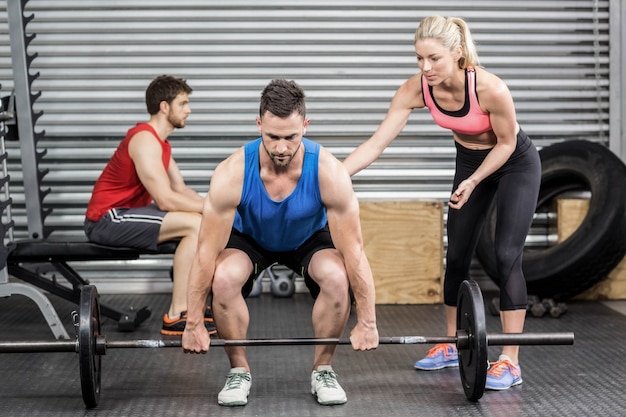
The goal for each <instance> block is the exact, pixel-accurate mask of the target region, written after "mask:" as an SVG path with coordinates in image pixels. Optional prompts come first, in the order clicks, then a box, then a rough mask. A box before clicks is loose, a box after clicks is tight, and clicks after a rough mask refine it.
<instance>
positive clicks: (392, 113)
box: [343, 74, 424, 176]
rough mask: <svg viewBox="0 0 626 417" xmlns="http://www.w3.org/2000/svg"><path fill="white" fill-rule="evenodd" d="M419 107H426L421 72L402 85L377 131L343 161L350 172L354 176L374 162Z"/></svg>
mask: <svg viewBox="0 0 626 417" xmlns="http://www.w3.org/2000/svg"><path fill="white" fill-rule="evenodd" d="M419 107H424V100H423V99H422V85H421V74H417V75H414V76H413V77H411V78H409V79H408V80H407V81H406V82H405V83H404V84H402V86H400V88H399V89H398V91H396V93H395V95H394V97H393V99H392V100H391V104H390V105H389V110H387V114H386V116H385V118H384V119H383V121H382V122H381V124H380V126H378V129H376V132H374V134H373V135H372V136H371V137H370V138H369V139H368V140H367V141H365V142H363V143H362V144H361V145H360V146H359V147H358V148H356V149H355V150H354V151H353V152H352V153H351V154H350V155H348V157H347V158H346V159H345V160H344V161H343V164H344V166H345V167H346V169H347V170H348V173H349V174H350V175H351V176H352V175H354V174H356V173H357V172H359V171H361V170H362V169H364V168H366V167H368V166H369V165H370V164H371V163H372V162H374V160H375V159H376V158H378V157H379V156H380V154H382V153H383V151H384V150H385V148H386V147H387V146H389V144H390V143H391V142H392V141H393V140H394V139H395V138H396V137H397V136H398V135H399V134H400V132H401V131H402V129H404V126H406V123H407V122H408V120H409V116H410V115H411V112H412V111H413V109H415V108H419Z"/></svg>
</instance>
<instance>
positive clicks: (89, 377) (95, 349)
mask: <svg viewBox="0 0 626 417" xmlns="http://www.w3.org/2000/svg"><path fill="white" fill-rule="evenodd" d="M76 318H77V319H78V320H77V325H76V327H77V329H78V330H77V335H76V340H53V341H40V340H16V341H7V342H0V353H42V352H75V353H78V355H79V367H80V379H81V390H82V394H83V401H84V403H85V406H86V407H87V408H94V407H96V406H97V405H98V403H99V401H100V392H101V356H102V355H105V354H106V351H107V350H108V349H128V348H150V349H154V348H167V347H176V348H181V347H182V342H181V340H180V339H167V340H149V339H137V340H107V338H106V336H105V335H103V334H101V333H100V328H101V317H100V303H99V295H98V292H97V290H96V287H94V286H92V285H86V286H84V287H83V289H82V291H81V296H80V304H79V313H78V315H77V317H75V322H76ZM437 343H451V344H455V345H456V347H457V349H458V352H459V370H460V376H461V382H462V385H463V390H464V393H465V396H466V397H467V399H468V400H470V401H478V400H479V399H480V398H481V397H482V396H483V394H484V391H485V382H486V378H487V353H488V352H487V347H488V346H489V345H494V346H496V345H498V346H503V345H572V344H573V343H574V333H572V332H561V333H492V334H487V331H486V323H485V312H484V304H483V299H482V293H481V291H480V288H479V287H478V284H477V283H476V282H475V281H464V282H463V283H462V285H461V288H460V290H459V296H458V303H457V331H456V336H392V337H380V338H379V344H380V345H387V344H394V345H395V344H403V345H404V344H437ZM210 344H211V346H284V345H349V344H351V342H350V339H348V338H286V339H239V340H224V339H214V338H211V339H210Z"/></svg>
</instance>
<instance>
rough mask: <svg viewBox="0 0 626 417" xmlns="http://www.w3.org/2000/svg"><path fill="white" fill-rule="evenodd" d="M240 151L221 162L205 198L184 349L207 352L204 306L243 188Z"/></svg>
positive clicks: (191, 274) (207, 339)
mask: <svg viewBox="0 0 626 417" xmlns="http://www.w3.org/2000/svg"><path fill="white" fill-rule="evenodd" d="M243 159H244V157H243V152H242V151H241V150H240V151H238V152H236V153H234V154H233V155H232V156H230V157H229V158H228V159H226V160H225V161H223V162H222V163H220V164H219V165H218V166H217V168H216V169H215V172H214V174H213V177H212V179H211V186H210V188H209V192H208V194H207V196H206V198H205V200H204V207H203V210H202V223H201V225H200V235H199V238H198V248H197V251H196V255H195V257H194V260H193V263H192V264H191V271H190V273H189V284H188V290H187V307H188V318H187V324H186V326H185V332H184V333H183V349H184V350H185V351H187V352H206V351H207V350H208V348H209V337H208V333H207V332H206V329H205V327H204V309H205V306H206V301H207V297H208V295H209V292H210V290H211V286H212V284H213V275H214V273H215V264H216V261H217V257H218V256H219V255H220V253H221V252H222V251H223V250H224V248H225V247H226V244H227V243H228V238H229V237H230V233H231V230H232V225H233V220H234V218H235V212H236V210H237V205H238V204H239V201H240V199H241V190H242V187H243Z"/></svg>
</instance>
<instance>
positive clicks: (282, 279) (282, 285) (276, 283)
mask: <svg viewBox="0 0 626 417" xmlns="http://www.w3.org/2000/svg"><path fill="white" fill-rule="evenodd" d="M275 266H276V264H274V265H272V266H270V267H269V268H267V273H268V275H269V276H270V280H271V284H270V289H271V291H272V294H274V296H276V297H291V296H292V295H293V293H294V292H296V284H295V282H294V281H295V279H294V278H295V275H296V274H295V272H292V271H288V270H287V271H274V267H275Z"/></svg>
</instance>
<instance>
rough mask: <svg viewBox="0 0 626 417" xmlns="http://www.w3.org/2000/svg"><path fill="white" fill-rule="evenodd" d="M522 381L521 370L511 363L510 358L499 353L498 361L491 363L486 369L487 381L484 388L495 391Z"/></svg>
mask: <svg viewBox="0 0 626 417" xmlns="http://www.w3.org/2000/svg"><path fill="white" fill-rule="evenodd" d="M521 383H522V370H521V368H520V367H519V365H518V366H515V365H513V362H511V358H509V357H508V356H506V355H500V357H499V358H498V361H497V362H495V363H493V364H491V368H489V370H488V371H487V382H486V383H485V388H486V389H490V390H495V391H502V390H505V389H509V388H511V387H513V386H515V385H519V384H521Z"/></svg>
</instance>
